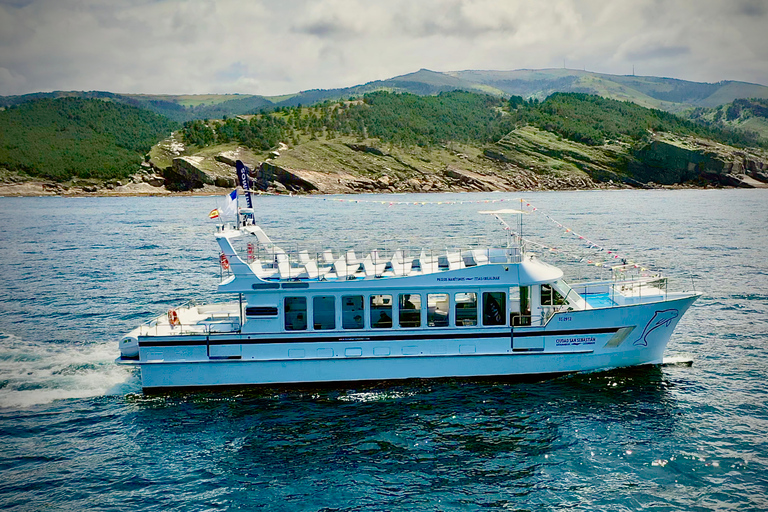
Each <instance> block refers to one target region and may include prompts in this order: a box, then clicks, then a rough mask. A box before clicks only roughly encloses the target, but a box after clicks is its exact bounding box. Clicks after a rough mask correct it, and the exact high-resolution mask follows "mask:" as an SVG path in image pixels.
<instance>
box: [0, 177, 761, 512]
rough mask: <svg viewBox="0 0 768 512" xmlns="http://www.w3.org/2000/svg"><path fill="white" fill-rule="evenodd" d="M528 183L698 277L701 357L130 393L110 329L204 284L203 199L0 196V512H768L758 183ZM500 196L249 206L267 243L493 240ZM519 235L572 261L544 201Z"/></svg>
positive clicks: (622, 243) (626, 243)
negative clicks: (517, 374) (593, 188)
mask: <svg viewBox="0 0 768 512" xmlns="http://www.w3.org/2000/svg"><path fill="white" fill-rule="evenodd" d="M513 197H517V196H513V195H507V194H452V195H423V196H415V195H411V196H394V197H393V196H367V197H366V196H360V197H359V198H358V199H365V200H368V201H374V200H392V199H396V200H400V201H407V200H411V201H444V202H447V201H453V200H464V201H469V200H474V201H478V200H495V199H500V198H513ZM524 197H525V198H526V199H527V200H528V201H530V202H531V204H534V205H535V206H537V207H539V208H540V209H541V210H543V211H545V212H546V213H547V214H549V215H550V216H551V217H552V218H554V219H556V220H558V221H560V222H561V223H563V224H565V225H567V226H569V227H572V228H573V229H575V230H576V231H577V232H579V233H581V234H584V235H587V236H588V237H589V238H590V239H591V240H592V241H594V242H596V243H599V244H601V245H604V246H606V247H608V248H611V249H612V250H616V251H618V252H619V253H620V254H622V255H623V256H627V257H629V258H630V259H632V260H633V261H638V262H641V263H643V264H645V265H651V266H653V267H654V268H660V269H663V270H664V271H666V272H667V273H670V274H672V275H673V276H678V277H681V278H682V281H683V284H686V285H688V286H686V287H688V288H690V286H691V285H690V283H691V282H692V281H693V283H694V284H695V287H696V289H697V290H699V291H703V292H704V293H705V296H704V297H703V298H702V299H701V300H700V301H699V302H697V303H696V304H695V305H694V307H693V308H692V309H691V310H690V311H689V312H688V314H687V315H686V316H685V317H684V318H683V320H682V321H681V322H680V325H679V326H678V328H677V330H676V332H675V334H674V335H673V337H672V341H671V343H670V346H669V349H668V354H669V355H686V356H690V357H691V358H693V360H694V364H693V366H692V367H690V368H689V367H677V366H666V367H648V368H635V369H629V370H620V371H610V372H602V373H592V374H584V375H571V376H567V377H561V378H557V379H552V380H547V381H544V382H504V381H499V382H493V381H491V382H466V381H440V382H424V383H418V382H416V383H404V384H400V385H393V384H389V385H386V386H380V387H375V386H365V387H363V386H357V387H351V388H340V389H332V388H331V389H327V388H326V389H311V388H307V389H298V390H297V389H291V390H286V389H262V390H255V391H254V390H249V391H227V392H208V393H199V392H198V393H177V394H170V395H162V396H143V395H142V394H141V392H140V386H139V381H138V378H137V376H136V375H135V374H133V373H132V372H131V371H130V370H129V369H126V368H123V367H118V366H115V365H114V364H112V360H113V359H114V358H115V357H116V356H117V349H116V342H117V340H118V339H119V337H120V335H121V334H122V333H124V332H126V331H128V330H130V329H132V328H133V327H135V326H136V325H137V324H138V323H140V322H143V321H144V320H146V319H147V318H149V317H150V316H151V315H153V314H156V313H159V312H162V311H164V310H166V309H167V308H168V307H169V306H172V305H175V304H178V303H180V302H183V301H184V300H186V299H188V298H202V299H213V298H215V294H214V293H213V292H214V289H215V285H216V283H217V282H218V264H217V252H218V251H217V246H216V245H215V243H214V241H213V238H212V236H211V230H212V227H213V226H212V223H211V222H210V221H209V220H208V219H207V213H208V211H210V210H211V209H212V208H213V207H215V200H214V199H212V198H80V199H63V198H0V218H1V219H2V221H0V242H1V243H0V475H2V478H0V508H2V509H4V510H136V509H140V510H190V511H197V510H220V509H225V510H230V509H233V510H238V509H240V510H278V511H283V510H285V511H288V510H302V511H303V510H308V511H314V510H317V511H320V510H325V511H330V510H356V511H357V510H480V509H490V510H501V509H505V510H506V509H512V510H520V509H522V510H561V509H574V510H640V509H648V510H717V509H720V510H724V509H727V510H758V509H768V497H767V494H768V405H766V401H767V400H768V364H766V357H767V356H768V256H767V255H768V237H767V236H766V234H765V233H766V228H767V227H768V223H766V220H768V193H766V192H765V191H753V190H721V191H616V192H567V193H528V194H524ZM509 206H511V205H508V204H503V203H502V204H474V203H464V204H454V205H449V204H443V205H423V206H405V205H403V206H399V205H393V206H389V205H386V204H385V205H382V204H377V203H346V202H345V203H342V202H337V201H328V200H325V201H324V200H322V199H321V198H286V197H266V198H260V199H259V201H258V209H259V212H260V217H261V220H262V224H263V225H264V226H265V228H266V229H267V231H268V233H270V234H271V235H273V236H274V237H275V238H293V237H302V238H316V239H318V238H326V239H338V238H346V239H371V238H372V237H375V236H381V237H384V238H387V237H401V238H409V239H417V238H419V237H422V236H425V235H443V234H446V235H447V234H451V235H458V236H460V237H461V236H469V235H473V234H477V233H488V232H491V231H494V230H496V229H497V228H498V226H497V225H496V224H495V222H494V221H492V220H491V219H489V218H487V217H483V216H480V215H478V214H477V213H476V212H477V210H479V209H489V208H491V209H492V208H496V207H509ZM525 230H526V233H528V234H529V235H530V236H531V237H532V238H533V239H535V240H545V238H546V239H547V240H549V241H550V242H552V243H554V244H555V245H556V246H557V247H558V248H566V249H568V251H569V253H570V254H576V256H577V257H578V255H579V254H578V253H579V251H581V252H582V253H583V250H582V249H581V248H580V246H579V243H578V241H577V240H575V239H574V237H573V235H571V234H565V233H563V232H562V230H560V229H558V228H557V227H556V226H555V225H553V223H552V222H550V221H549V220H548V219H546V218H545V217H543V216H542V215H540V214H539V212H537V213H535V214H531V215H529V216H527V217H526V223H525ZM546 256H547V257H549V256H552V257H554V258H556V260H557V261H556V262H557V263H558V264H562V265H564V266H566V268H567V269H568V272H569V273H579V274H581V275H584V276H589V275H592V274H595V273H597V274H599V273H600V272H601V269H600V268H598V267H595V266H590V267H588V266H585V265H583V264H578V263H576V262H575V259H578V258H575V259H574V258H571V257H570V256H569V255H566V254H564V253H551V254H547V255H546ZM598 256H599V255H598Z"/></svg>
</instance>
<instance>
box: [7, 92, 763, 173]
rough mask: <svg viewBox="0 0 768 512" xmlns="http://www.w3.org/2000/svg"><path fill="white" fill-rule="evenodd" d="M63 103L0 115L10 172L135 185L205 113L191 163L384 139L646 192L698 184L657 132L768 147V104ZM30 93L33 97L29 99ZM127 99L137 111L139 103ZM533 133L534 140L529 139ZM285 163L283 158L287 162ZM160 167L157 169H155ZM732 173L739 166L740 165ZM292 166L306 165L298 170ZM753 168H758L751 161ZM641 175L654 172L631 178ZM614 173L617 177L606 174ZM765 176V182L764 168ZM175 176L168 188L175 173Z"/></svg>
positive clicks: (22, 106) (477, 96)
mask: <svg viewBox="0 0 768 512" xmlns="http://www.w3.org/2000/svg"><path fill="white" fill-rule="evenodd" d="M440 86H441V87H442V86H443V85H440ZM56 94H57V93H45V94H42V93H41V94H40V95H39V97H37V96H36V95H27V96H24V97H15V98H4V99H3V100H4V101H5V104H6V105H7V107H6V108H5V110H2V111H0V168H6V169H8V170H9V171H12V172H17V173H23V174H28V175H30V176H34V177H41V178H46V179H52V180H56V181H66V180H68V179H71V178H73V177H78V178H90V179H98V180H112V179H116V178H123V177H127V176H128V175H131V174H133V173H135V172H136V171H137V170H138V168H139V165H140V164H141V159H142V157H143V156H144V155H145V154H146V153H147V152H148V151H149V150H150V148H151V147H152V146H153V145H155V144H156V143H157V142H158V141H160V140H161V139H165V138H167V137H168V136H169V134H170V132H172V131H173V130H176V129H178V128H179V125H178V124H177V123H175V122H174V121H173V120H171V119H169V118H167V117H164V116H162V115H159V114H157V113H156V112H157V111H162V110H167V111H168V112H171V111H177V113H178V114H179V115H178V116H176V118H183V117H184V116H187V115H188V114H189V112H190V111H194V110H195V109H198V110H200V109H209V110H206V112H211V113H218V114H221V116H216V117H218V119H216V118H214V116H212V117H211V119H212V120H208V119H206V120H193V121H186V122H185V123H184V125H183V128H182V129H181V131H180V138H181V140H182V141H183V142H184V144H185V145H186V149H185V150H184V153H183V155H181V156H182V157H187V156H193V155H194V154H195V152H196V151H198V150H199V149H200V148H203V147H207V146H214V145H224V144H230V145H231V143H236V144H237V145H241V146H244V147H246V148H250V149H251V150H254V152H256V153H264V152H267V151H271V150H273V149H274V148H276V147H277V146H278V145H279V143H281V142H284V143H286V144H288V145H289V146H292V147H294V148H295V147H305V146H306V147H307V148H309V149H307V151H314V149H312V148H310V146H312V144H308V143H311V142H312V141H317V140H320V139H322V140H323V141H325V142H328V143H333V141H334V140H335V139H340V138H342V137H345V138H346V139H345V140H344V142H343V144H345V145H346V146H347V148H346V150H351V149H350V148H351V147H352V146H354V145H355V144H351V143H352V141H354V140H355V139H358V140H359V141H360V142H362V141H366V140H368V141H369V140H372V139H378V140H379V141H380V142H381V143H382V144H387V145H390V146H391V147H397V148H401V149H402V151H401V153H402V152H405V153H407V152H408V151H409V150H408V148H419V150H420V151H421V150H425V151H431V148H446V147H447V146H448V145H450V143H452V142H457V143H463V144H467V145H470V146H473V147H475V148H481V149H480V150H479V151H480V152H483V151H485V154H486V156H488V157H489V158H490V159H492V160H493V159H496V157H499V158H500V160H498V161H500V162H504V163H505V165H506V164H512V165H513V166H516V168H518V169H527V170H534V169H535V171H536V172H539V173H547V172H549V171H551V170H553V169H555V170H557V169H561V168H562V169H572V170H574V171H578V172H585V173H587V174H588V175H590V176H591V177H592V178H593V179H596V180H598V181H600V180H608V179H613V178H612V177H611V176H614V174H613V173H614V172H618V173H620V174H623V175H624V176H627V177H628V178H630V181H629V182H631V183H633V184H635V183H636V182H638V180H640V181H643V182H646V181H655V182H657V183H679V182H681V181H686V180H691V179H694V178H695V176H693V175H691V174H690V173H686V172H682V171H681V173H678V174H677V175H675V176H673V177H665V176H663V175H662V174H661V173H663V172H664V169H665V168H667V166H668V161H667V160H666V158H667V157H666V156H665V157H664V158H660V157H658V155H657V153H658V151H657V149H658V144H657V145H656V146H653V144H652V143H653V141H651V140H650V139H651V138H652V137H651V134H653V133H655V132H665V133H671V134H674V135H675V136H681V137H685V136H695V137H699V138H702V139H709V140H712V141H716V142H719V143H722V144H727V145H732V146H739V147H758V146H760V147H767V146H768V142H767V141H768V139H766V138H765V136H766V135H765V134H768V121H766V110H768V100H759V99H756V100H736V101H733V102H732V103H731V104H729V105H725V106H721V107H718V108H712V109H697V110H695V111H694V112H693V113H692V114H690V115H691V116H692V117H693V118H695V119H696V122H694V121H691V120H686V119H684V118H682V117H678V116H676V115H674V114H671V113H668V112H665V111H661V110H655V109H649V108H645V107H642V106H639V105H637V104H634V103H630V102H626V101H617V100H612V99H606V98H603V97H600V96H594V95H590V94H584V93H554V94H552V95H550V96H549V97H548V98H546V99H545V100H544V101H539V100H538V99H528V100H526V99H524V98H522V97H521V96H512V97H511V98H507V99H505V98H503V97H501V96H499V95H492V94H484V93H478V92H467V91H443V92H440V93H438V94H435V95H428V96H419V95H415V94H410V93H393V92H384V91H374V92H368V93H366V94H364V95H363V96H362V97H361V98H350V99H348V100H326V101H324V102H322V103H319V104H316V105H313V106H311V107H302V106H300V105H296V106H287V105H284V106H278V107H275V106H274V103H272V102H270V101H267V100H264V98H261V97H255V96H244V97H242V98H240V97H236V96H235V95H231V96H233V98H231V99H228V100H226V101H223V102H220V103H218V104H216V105H207V106H206V105H202V104H198V105H196V106H195V105H192V106H190V105H188V106H181V105H179V104H177V103H174V102H165V103H164V102H163V101H160V100H153V99H150V98H151V97H140V98H139V97H128V96H120V95H112V94H111V93H97V92H94V93H83V94H89V95H91V96H92V97H90V98H80V97H72V96H67V95H66V94H65V95H64V97H58V98H53V97H50V96H52V95H54V96H55V95H56ZM61 94H64V93H61ZM31 96H32V97H34V98H33V99H30V97H31ZM19 98H24V101H21V100H20V99H19ZM259 98H260V99H259ZM187 100H188V99H187ZM262 100H263V101H262ZM126 102H128V103H130V102H134V103H136V105H137V106H132V105H128V104H126ZM233 102H234V103H233ZM265 102H266V104H268V105H271V106H270V107H269V108H268V109H265V107H266V105H265ZM139 106H140V107H141V108H139ZM148 108H152V109H153V110H154V112H150V111H148V110H147V109H148ZM216 109H218V110H216ZM232 109H234V110H235V111H240V112H242V111H243V110H245V111H247V112H250V113H249V114H245V115H238V116H237V117H232V116H230V115H229V114H226V113H225V112H231V111H232ZM182 113H183V115H181V114H182ZM761 123H763V124H761ZM525 127H527V128H525ZM763 127H765V128H766V131H765V132H763V131H761V130H762V128H763ZM524 128H525V130H527V131H521V130H523V129H524ZM737 128H738V129H737ZM534 129H535V130H541V131H542V133H549V134H555V135H550V139H551V140H550V139H547V140H548V142H546V144H543V143H542V141H543V140H544V139H541V138H540V137H538V136H535V133H534V132H533V131H531V130H534ZM515 134H517V135H519V136H525V137H527V138H529V139H530V137H534V139H536V140H533V141H529V142H531V143H532V144H533V146H531V148H530V150H529V149H526V150H525V151H527V153H529V154H528V155H527V156H525V158H522V157H520V152H521V151H523V147H522V145H521V142H522V139H520V138H519V137H516V136H515ZM760 134H763V136H762V137H761V136H760ZM558 138H560V139H564V140H568V141H573V142H574V143H577V145H579V144H580V145H582V148H583V147H592V148H598V149H599V148H600V147H602V146H606V148H607V149H605V148H604V149H599V151H598V152H603V153H604V154H605V155H604V156H605V158H602V157H600V158H602V160H603V162H602V163H601V164H600V166H601V167H600V172H599V173H597V172H595V169H594V166H590V165H589V161H590V160H591V161H595V158H594V155H597V154H598V153H597V152H595V151H597V150H595V151H592V150H583V149H578V148H576V151H577V152H581V153H582V154H583V155H587V156H579V157H578V158H577V157H573V158H572V160H573V161H570V160H569V158H570V157H569V156H568V155H573V154H575V153H574V148H573V147H571V148H559V149H558V148H555V146H558V145H559V144H558V143H557V140H555V139H558ZM515 141H517V142H515ZM325 142H324V143H325ZM339 144H342V143H341V142H339ZM350 144H351V146H350ZM534 146H535V147H534ZM572 146H573V145H572ZM608 146H611V147H610V148H608ZM312 147H313V146H312ZM574 147H575V146H574ZM508 150H511V151H512V153H509V151H508ZM365 151H369V152H370V153H375V154H381V155H382V156H385V155H384V154H383V153H382V151H381V150H380V149H377V148H375V147H368V146H366V149H365ZM376 152H378V153H376ZM515 152H517V154H518V156H517V157H515V156H514V153H515ZM493 155H496V156H493ZM541 155H546V157H543V158H542V157H541ZM178 156H180V155H179V154H178V153H176V154H175V156H173V158H172V160H178V158H176V157H178ZM323 158H327V156H320V154H319V153H318V154H317V156H316V159H318V160H319V161H323ZM424 158H426V160H422V161H423V162H430V158H429V157H427V156H425V157H424ZM654 158H655V159H656V160H653V159H654ZM670 158H671V157H670ZM695 158H698V157H695ZM728 158H730V157H728ZM182 159H183V158H182ZM547 159H550V160H551V159H556V160H560V161H564V162H565V163H564V164H562V165H561V164H560V163H557V162H553V163H552V165H550V164H542V165H541V168H540V167H539V164H537V162H544V161H546V160H547ZM564 159H565V160H564ZM649 159H650V160H649ZM651 160H653V162H656V163H653V162H651ZM721 160H722V159H721ZM286 161H287V160H286V159H285V158H283V159H282V162H286ZM723 161H724V160H723ZM282 162H278V163H277V164H276V165H279V164H280V163H282ZM638 162H639V164H638ZM647 162H651V164H648V165H650V166H651V167H653V168H654V169H651V170H649V169H650V168H649V167H648V165H646V163H647ZM151 163H152V164H153V167H154V163H155V162H151ZM177 163H183V162H177ZM326 163H327V162H326ZM170 164H171V161H170V160H169V162H168V163H166V164H165V165H158V166H157V167H156V171H157V172H158V173H160V174H165V169H166V168H167V167H170V166H171V165H170ZM252 164H253V165H256V164H258V162H255V161H254V162H252ZM630 164H632V165H630ZM635 164H637V165H635ZM694 164H696V165H698V164H697V163H696V162H694ZM725 164H728V165H730V164H729V162H725ZM290 165H299V163H296V164H291V162H288V166H290ZM382 165H385V164H382ZM386 165H389V164H386ZM408 165H409V166H410V167H409V168H410V169H411V170H410V171H408V170H405V171H404V172H405V174H408V173H411V174H412V176H408V177H406V176H405V175H404V176H401V178H402V179H407V178H410V177H418V176H420V175H424V173H423V172H417V170H416V169H415V167H414V166H413V164H408ZM418 165H421V164H418ZM435 165H436V164H435ZM446 165H447V164H446ZM633 165H634V167H633ZM686 165H688V164H686ZM717 165H719V164H717ZM743 165H751V164H748V163H747V162H746V160H745V163H744V164H743ZM760 165H763V164H762V163H761V164H760ZM563 166H565V167H563ZM703 166H704V164H702V165H701V166H699V167H702V168H703ZM321 167H322V166H321ZM438 167H439V166H438ZM641 167H642V173H645V174H642V173H641V171H640V170H638V171H633V170H632V169H641ZM742 167H743V166H742ZM327 168H328V169H330V168H332V167H330V166H328V167H327ZM381 168H383V167H381ZM443 168H445V166H442V167H441V169H443ZM729 169H730V168H729ZM734 169H736V168H734ZM467 170H468V171H472V166H471V165H469V166H468V168H467ZM603 170H604V171H606V173H602V171H603ZM757 170H758V171H760V172H761V173H763V174H764V173H765V171H764V170H763V168H762V167H760V168H759V169H757ZM352 172H354V171H352ZM365 172H367V171H365ZM376 172H379V171H376ZM430 172H434V171H430ZM440 172H442V171H440ZM452 172H453V171H452ZM510 172H511V171H510ZM723 172H730V171H728V170H726V171H723ZM734 172H737V170H734ZM454 174H455V173H454ZM462 176H464V178H463V179H470V178H466V176H468V175H462ZM761 176H762V175H761ZM379 177H380V176H376V178H379ZM165 178H166V179H169V178H168V176H165ZM471 179H475V178H471ZM471 179H470V181H471ZM622 179H623V178H622ZM761 179H762V178H761Z"/></svg>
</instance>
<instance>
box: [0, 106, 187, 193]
mask: <svg viewBox="0 0 768 512" xmlns="http://www.w3.org/2000/svg"><path fill="white" fill-rule="evenodd" d="M177 128H178V125H177V124H176V123H174V122H173V121H170V120H169V119H168V118H166V117H163V116H160V115H158V114H155V113H153V112H149V111H147V110H143V109H140V108H136V107H132V106H128V105H124V104H120V103H115V102H114V101H105V100H102V99H82V98H59V99H47V98H43V99H37V100H34V101H27V102H24V103H21V104H19V105H16V106H12V107H9V108H6V109H5V110H3V111H0V167H3V168H6V169H8V170H9V171H12V172H17V173H22V174H27V175H30V176H34V177H41V178H46V179H52V180H56V181H64V180H67V179H71V178H72V177H78V178H85V179H88V178H92V179H98V180H107V179H115V178H123V177H126V176H129V175H131V174H133V173H135V172H136V171H137V170H138V169H139V165H140V164H141V162H142V160H143V156H144V155H145V154H146V153H147V152H148V151H149V150H150V148H151V147H152V146H153V145H154V144H155V143H156V142H157V141H158V140H160V139H162V138H164V137H167V136H168V135H169V134H170V133H171V132H172V131H173V130H174V129H177Z"/></svg>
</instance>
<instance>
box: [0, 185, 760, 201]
mask: <svg viewBox="0 0 768 512" xmlns="http://www.w3.org/2000/svg"><path fill="white" fill-rule="evenodd" d="M142 185H145V186H142ZM604 185H605V186H601V187H592V188H565V187H564V188H557V189H552V188H524V189H516V190H496V191H488V193H492V192H548V191H549V192H563V191H589V190H727V189H735V188H740V187H733V186H713V185H707V186H699V185H687V184H682V185H679V184H678V185H655V186H647V187H631V186H627V185H618V184H608V183H605V184H604ZM766 188H768V186H766ZM231 190H232V189H231V188H222V187H215V186H211V185H206V186H205V187H203V188H202V189H196V190H193V191H182V192H173V191H170V190H167V189H166V188H165V187H153V186H151V185H148V184H141V185H135V184H132V185H124V186H121V187H115V188H114V189H111V190H109V189H99V190H97V191H93V192H89V191H83V190H77V191H71V192H70V191H62V190H61V189H52V188H51V187H50V185H49V183H48V182H37V181H28V182H21V183H2V184H0V197H209V196H219V195H222V196H223V195H226V194H228V193H229V192H231ZM461 192H473V193H477V192H480V191H478V190H465V189H461V188H457V189H453V190H432V191H429V192H418V193H427V194H440V193H444V194H447V193H461ZM254 193H257V192H254ZM370 193H374V194H400V193H403V192H385V191H364V192H359V193H357V194H344V195H360V194H370ZM411 193H417V192H411ZM268 195H285V196H287V195H289V194H279V193H278V194H275V193H268ZM292 195H310V196H311V195H318V196H323V195H338V194H323V193H315V194H296V193H294V194H292Z"/></svg>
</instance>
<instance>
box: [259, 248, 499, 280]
mask: <svg viewBox="0 0 768 512" xmlns="http://www.w3.org/2000/svg"><path fill="white" fill-rule="evenodd" d="M272 250H273V254H274V256H273V259H272V261H268V262H266V261H265V262H262V261H261V260H258V259H256V260H254V261H253V262H252V263H251V264H250V266H251V269H253V271H254V273H255V274H256V275H257V276H258V277H259V278H261V279H283V280H285V279H357V278H376V277H400V276H408V275H419V274H431V273H434V272H440V271H445V270H458V269H461V268H465V267H471V266H475V265H485V264H488V263H502V262H506V261H507V251H506V250H505V249H473V250H468V251H463V252H456V251H453V252H451V251H446V252H445V253H444V254H441V255H440V256H434V255H432V254H427V253H426V251H424V250H423V249H422V251H421V254H420V255H419V257H418V258H415V259H412V258H406V257H405V253H404V251H403V250H401V249H398V250H396V251H395V252H394V253H393V254H392V257H390V258H388V259H387V258H385V257H383V256H382V255H381V254H380V252H379V251H373V252H371V253H370V254H367V255H366V256H365V258H363V259H360V258H358V257H357V255H356V254H355V252H354V251H353V250H349V251H347V252H346V253H345V254H343V255H341V256H339V257H338V258H336V257H335V256H334V255H333V252H332V251H331V250H326V251H324V252H323V253H321V254H320V255H319V256H318V259H317V260H314V259H312V258H310V256H309V253H308V252H307V251H301V252H299V254H298V260H299V261H298V264H299V266H293V265H291V262H290V259H289V257H288V254H286V253H285V251H283V250H282V249H279V248H277V247H273V248H272Z"/></svg>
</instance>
